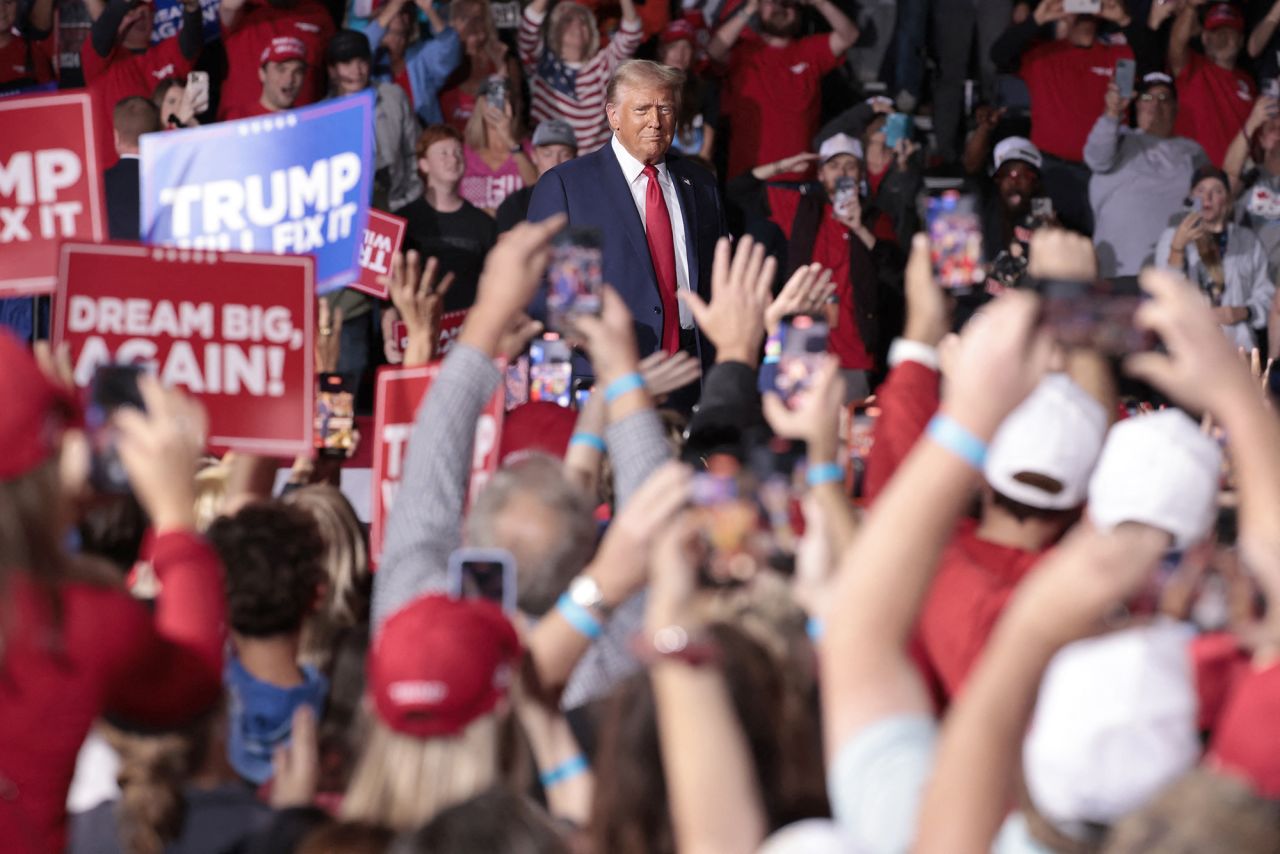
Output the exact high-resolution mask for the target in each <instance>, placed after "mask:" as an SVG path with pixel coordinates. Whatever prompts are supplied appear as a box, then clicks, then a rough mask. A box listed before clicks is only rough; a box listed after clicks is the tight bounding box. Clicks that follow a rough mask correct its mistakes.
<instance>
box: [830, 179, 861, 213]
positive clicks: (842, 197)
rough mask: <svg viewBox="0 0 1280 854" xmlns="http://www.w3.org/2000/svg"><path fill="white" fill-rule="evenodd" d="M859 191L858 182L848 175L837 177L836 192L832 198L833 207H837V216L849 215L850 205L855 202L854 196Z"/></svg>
mask: <svg viewBox="0 0 1280 854" xmlns="http://www.w3.org/2000/svg"><path fill="white" fill-rule="evenodd" d="M857 193H858V182H857V181H855V180H853V178H851V177H849V176H848V175H844V176H841V177H839V178H837V179H836V194H835V198H833V199H832V200H831V207H832V208H834V209H835V212H836V216H837V217H844V216H847V215H848V213H849V206H850V205H852V204H853V200H854V198H855V197H856V196H857Z"/></svg>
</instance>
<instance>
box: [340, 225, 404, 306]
mask: <svg viewBox="0 0 1280 854" xmlns="http://www.w3.org/2000/svg"><path fill="white" fill-rule="evenodd" d="M408 223H409V221H408V220H407V219H405V218H404V217H400V216H392V215H391V214H389V213H383V212H382V211H380V210H378V209H377V208H370V209H369V224H368V225H366V226H365V228H364V242H363V243H362V244H361V245H360V277H359V278H358V279H356V280H355V281H354V282H352V283H351V284H350V286H349V287H351V288H353V289H354V290H357V291H363V292H364V293H366V294H369V295H370V296H375V297H377V298H378V299H386V298H387V289H386V288H385V287H384V286H383V285H381V284H379V282H378V279H379V278H381V277H382V276H390V275H391V259H392V258H393V257H394V256H395V254H396V253H397V252H399V251H400V244H402V243H404V230H405V226H406V225H408Z"/></svg>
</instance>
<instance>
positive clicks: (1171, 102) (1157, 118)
mask: <svg viewBox="0 0 1280 854" xmlns="http://www.w3.org/2000/svg"><path fill="white" fill-rule="evenodd" d="M1136 109H1137V114H1138V128H1139V129H1141V130H1144V131H1146V132H1147V133H1149V134H1151V135H1152V136H1159V137H1166V138H1167V137H1170V136H1172V135H1173V121H1174V119H1175V118H1177V116H1178V101H1177V99H1176V98H1175V97H1174V94H1173V90H1172V89H1170V88H1169V87H1168V86H1152V87H1151V88H1150V89H1148V90H1147V91H1145V92H1143V93H1142V94H1141V95H1139V96H1138V106H1137V108H1136Z"/></svg>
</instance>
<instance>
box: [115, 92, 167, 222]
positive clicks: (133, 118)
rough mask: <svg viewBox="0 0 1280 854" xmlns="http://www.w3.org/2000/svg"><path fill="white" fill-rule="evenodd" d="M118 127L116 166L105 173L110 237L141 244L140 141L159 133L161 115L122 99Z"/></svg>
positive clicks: (138, 100)
mask: <svg viewBox="0 0 1280 854" xmlns="http://www.w3.org/2000/svg"><path fill="white" fill-rule="evenodd" d="M111 123H112V125H113V126H114V127H115V131H114V133H115V143H116V154H118V155H120V160H119V162H117V163H116V165H115V166H112V167H111V168H110V169H108V170H106V171H105V172H103V173H102V183H103V189H104V191H105V193H106V196H107V236H108V237H110V238H111V239H112V240H141V239H142V238H141V237H140V235H139V231H140V226H139V202H138V138H139V137H141V136H142V135H143V134H144V133H155V132H156V131H158V130H160V111H159V110H157V109H156V106H155V104H153V103H151V102H150V101H149V100H147V99H146V98H141V97H138V96H137V95H133V96H130V97H128V98H121V99H120V102H119V103H118V104H116V106H115V109H114V110H112V111H111Z"/></svg>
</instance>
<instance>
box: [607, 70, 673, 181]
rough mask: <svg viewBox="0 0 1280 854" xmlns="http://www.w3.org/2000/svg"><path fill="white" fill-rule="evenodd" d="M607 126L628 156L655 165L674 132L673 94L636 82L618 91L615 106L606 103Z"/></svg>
mask: <svg viewBox="0 0 1280 854" xmlns="http://www.w3.org/2000/svg"><path fill="white" fill-rule="evenodd" d="M605 111H606V112H607V113H608V115H609V126H610V127H612V128H613V132H614V133H616V134H617V135H618V140H619V141H620V142H621V143H622V147H623V148H625V149H626V150H627V151H628V152H629V153H630V154H631V156H632V157H634V158H635V159H636V160H639V161H640V162H641V163H657V162H658V161H659V160H661V159H662V158H663V157H664V156H666V153H667V149H668V148H670V147H671V139H672V137H674V136H675V132H676V94H675V93H674V92H672V91H671V90H670V89H668V88H665V87H661V86H653V85H651V84H647V83H640V84H637V85H635V86H624V87H621V88H620V89H619V90H618V103H616V104H607V105H606V106H605Z"/></svg>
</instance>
